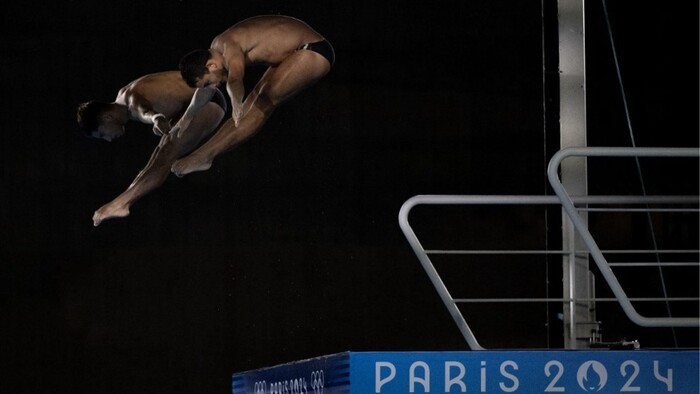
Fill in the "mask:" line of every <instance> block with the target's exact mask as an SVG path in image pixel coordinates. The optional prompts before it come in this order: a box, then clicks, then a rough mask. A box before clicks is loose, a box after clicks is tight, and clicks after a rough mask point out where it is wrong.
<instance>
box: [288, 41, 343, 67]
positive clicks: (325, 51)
mask: <svg viewBox="0 0 700 394" xmlns="http://www.w3.org/2000/svg"><path fill="white" fill-rule="evenodd" d="M302 49H308V50H310V51H314V52H316V53H318V54H320V55H321V56H323V57H325V58H326V60H328V62H329V63H330V64H331V66H332V65H333V63H335V51H334V50H333V46H332V45H331V43H330V42H328V41H326V40H323V41H316V42H312V43H309V44H304V45H300V46H299V48H297V51H300V50H302Z"/></svg>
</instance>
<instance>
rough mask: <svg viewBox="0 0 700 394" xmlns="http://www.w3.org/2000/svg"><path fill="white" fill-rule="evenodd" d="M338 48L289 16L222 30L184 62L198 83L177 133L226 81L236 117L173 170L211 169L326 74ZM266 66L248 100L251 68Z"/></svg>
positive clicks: (190, 81)
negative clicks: (248, 69) (246, 74)
mask: <svg viewBox="0 0 700 394" xmlns="http://www.w3.org/2000/svg"><path fill="white" fill-rule="evenodd" d="M334 60H335V53H334V51H333V47H332V46H331V45H330V43H329V42H328V41H326V40H325V39H324V38H323V37H322V36H321V35H320V34H319V33H317V32H316V31H314V30H313V29H312V28H311V27H309V26H308V25H307V24H306V23H304V22H302V21H300V20H298V19H295V18H291V17H287V16H278V15H272V16H257V17H252V18H249V19H246V20H244V21H242V22H239V23H237V24H235V25H234V26H232V27H230V28H229V29H228V30H226V31H224V32H223V33H221V34H219V35H218V36H217V37H215V38H214V40H213V41H212V44H211V47H210V48H209V49H200V50H195V51H192V52H190V53H188V54H187V55H185V56H184V57H183V58H182V60H181V61H180V72H181V73H182V77H183V78H184V80H185V81H186V82H187V84H188V85H190V86H192V87H197V88H199V89H197V91H196V93H195V95H194V97H193V98H192V103H191V104H190V107H189V108H188V109H187V112H186V113H185V115H183V117H182V118H181V120H180V121H179V122H178V124H176V125H175V126H174V127H173V129H172V133H173V134H175V133H177V136H182V135H186V134H187V133H183V132H184V130H185V129H187V128H188V125H189V120H190V119H191V118H192V116H193V114H195V113H197V111H198V110H199V108H200V107H201V106H202V105H203V104H204V103H207V102H208V101H209V97H211V95H214V94H215V93H216V91H217V89H216V87H217V86H218V85H220V84H223V83H225V84H226V89H227V91H228V94H229V97H230V99H231V107H232V116H231V119H228V120H227V121H226V122H225V123H224V124H223V125H222V126H221V127H220V128H219V130H218V131H217V132H216V134H215V135H214V136H212V138H211V139H210V140H209V141H207V142H206V143H205V144H204V145H202V146H201V147H199V148H198V149H197V150H196V151H194V152H193V153H191V154H190V155H188V156H186V157H184V158H182V159H180V160H177V161H176V162H175V163H174V164H173V166H172V172H173V173H175V174H176V175H178V176H183V175H185V174H188V173H190V172H194V171H204V170H207V169H209V167H211V164H212V161H213V160H214V158H215V157H216V156H217V155H219V154H221V153H223V152H226V151H228V150H230V149H232V148H233V147H234V146H236V145H237V144H239V143H241V142H243V141H245V140H246V139H248V138H249V137H251V136H252V135H254V134H255V133H256V132H257V131H258V130H260V128H261V127H262V126H263V125H264V124H265V121H266V120H267V119H268V118H269V117H270V115H271V114H272V112H273V111H274V110H275V108H277V106H278V105H280V104H282V103H283V102H285V101H286V100H287V99H289V98H290V97H292V96H294V95H295V94H296V93H298V92H300V91H302V90H303V89H305V88H306V87H308V86H311V85H313V84H314V83H315V82H316V81H318V80H319V79H321V78H322V77H323V76H324V75H326V74H327V73H328V72H329V71H330V69H331V66H332V65H333V62H334ZM259 64H262V65H267V66H268V67H269V68H268V69H267V71H266V72H265V73H264V75H263V76H262V78H260V81H258V83H257V84H256V86H255V88H253V90H252V91H251V92H250V93H249V94H248V96H247V97H246V99H245V101H243V96H244V93H245V92H244V86H243V75H244V72H245V68H246V66H249V65H259Z"/></svg>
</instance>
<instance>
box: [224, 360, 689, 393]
mask: <svg viewBox="0 0 700 394" xmlns="http://www.w3.org/2000/svg"><path fill="white" fill-rule="evenodd" d="M698 360H699V352H698V351H697V350H670V351H668V350H619V351H618V350H561V351H560V350H556V351H553V350H543V351H536V350H523V351H513V350H509V351H441V352H430V351H426V352H344V353H338V354H332V355H327V356H323V357H317V358H312V359H308V360H302V361H296V362H290V363H286V364H281V365H277V366H273V367H269V368H262V369H257V370H252V371H247V372H241V373H236V374H234V375H233V377H232V393H233V394H244V393H245V394H307V393H313V394H341V393H343V394H371V393H384V394H399V393H401V394H405V393H550V392H553V393H557V392H559V393H587V392H597V393H621V392H636V393H650V394H651V393H653V394H659V393H683V394H697V393H698V392H699V390H700V388H699V382H700V376H699V372H698V371H699V365H698Z"/></svg>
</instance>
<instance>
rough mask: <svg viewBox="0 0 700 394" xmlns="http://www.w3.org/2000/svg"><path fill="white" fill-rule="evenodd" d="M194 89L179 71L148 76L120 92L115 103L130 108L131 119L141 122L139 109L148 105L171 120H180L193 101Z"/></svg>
mask: <svg viewBox="0 0 700 394" xmlns="http://www.w3.org/2000/svg"><path fill="white" fill-rule="evenodd" d="M194 90H195V89H194V88H191V87H189V86H187V84H186V83H185V81H184V80H183V79H182V76H181V75H180V72H179V71H166V72H161V73H155V74H148V75H145V76H143V77H141V78H139V79H136V80H134V81H133V82H131V83H129V84H128V85H126V86H124V87H123V88H121V89H120V90H119V93H118V94H117V98H116V100H115V102H116V103H117V104H121V105H125V106H126V107H128V108H129V118H130V119H133V120H139V115H138V108H139V106H141V105H143V104H144V100H146V98H148V99H147V100H148V105H149V106H150V107H152V108H153V110H155V111H156V112H158V113H161V114H163V115H165V116H166V117H167V118H170V119H178V118H179V117H180V116H181V115H182V113H183V112H184V108H186V107H187V105H188V104H189V102H190V99H192V95H193V94H194Z"/></svg>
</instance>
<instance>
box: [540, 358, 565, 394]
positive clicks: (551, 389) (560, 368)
mask: <svg viewBox="0 0 700 394" xmlns="http://www.w3.org/2000/svg"><path fill="white" fill-rule="evenodd" d="M552 366H555V367H557V374H556V375H554V378H552V381H551V382H549V384H548V385H547V388H546V389H545V390H544V391H545V393H563V392H564V391H565V390H564V387H557V386H556V384H557V382H558V381H559V379H561V375H563V374H564V364H562V363H561V362H559V361H556V360H552V361H549V362H548V363H547V364H545V365H544V374H545V375H547V377H550V376H551V375H552V371H551V369H552Z"/></svg>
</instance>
